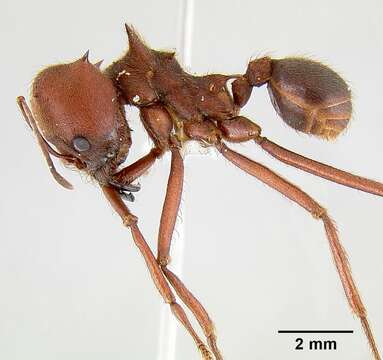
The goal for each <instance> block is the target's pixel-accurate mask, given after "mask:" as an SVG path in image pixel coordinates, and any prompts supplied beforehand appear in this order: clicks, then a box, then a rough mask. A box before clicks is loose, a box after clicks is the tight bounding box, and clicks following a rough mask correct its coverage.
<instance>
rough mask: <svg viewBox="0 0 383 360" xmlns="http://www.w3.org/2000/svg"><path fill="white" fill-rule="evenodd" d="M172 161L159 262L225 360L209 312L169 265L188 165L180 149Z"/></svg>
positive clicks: (218, 359) (215, 351)
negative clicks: (185, 170) (186, 165)
mask: <svg viewBox="0 0 383 360" xmlns="http://www.w3.org/2000/svg"><path fill="white" fill-rule="evenodd" d="M171 152H172V161H171V167H170V174H169V180H168V185H167V190H166V196H165V201H164V205H163V208H162V215H161V221H160V229H159V233H158V257H157V261H158V263H159V264H160V266H161V268H162V271H163V272H164V274H165V276H166V277H167V279H168V280H169V282H170V284H171V285H172V287H173V288H174V290H175V291H176V293H177V294H178V296H179V297H180V299H181V300H182V301H183V303H184V304H185V305H186V306H187V307H188V308H189V309H190V311H191V312H192V313H193V314H194V316H195V318H196V319H197V321H198V323H199V324H200V326H201V328H202V330H203V332H204V334H205V336H206V338H207V341H208V344H209V346H210V349H211V350H212V352H213V354H214V356H215V359H216V360H222V359H223V358H222V355H221V353H220V351H219V349H218V346H217V343H216V335H215V332H214V325H213V322H212V321H211V319H210V317H209V315H208V313H207V311H206V310H205V309H204V307H203V306H202V305H201V303H200V302H199V301H198V300H197V299H196V298H195V296H194V295H193V294H192V293H191V292H190V291H189V290H188V289H187V288H186V286H185V285H184V284H183V283H182V281H181V280H180V279H179V278H178V277H177V276H176V275H175V274H174V273H173V272H171V271H170V270H169V269H167V265H168V263H169V262H170V259H169V252H170V245H171V240H172V236H173V232H174V226H175V222H176V218H177V213H178V210H179V206H180V201H181V195H182V187H183V178H184V165H183V160H182V157H181V154H180V152H179V150H178V149H177V148H172V149H171Z"/></svg>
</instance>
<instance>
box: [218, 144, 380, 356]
mask: <svg viewBox="0 0 383 360" xmlns="http://www.w3.org/2000/svg"><path fill="white" fill-rule="evenodd" d="M216 147H217V149H218V150H219V151H220V153H221V154H222V155H223V156H224V157H225V158H226V159H227V160H229V161H230V162H232V163H233V164H234V165H236V166H237V167H239V168H240V169H242V170H243V171H245V172H247V173H248V174H250V175H252V176H254V177H256V178H257V179H258V180H260V181H262V182H263V183H265V184H266V185H268V186H270V187H272V188H273V189H275V190H277V191H278V192H280V193H281V194H283V195H285V196H286V197H288V198H289V199H290V200H292V201H294V202H295V203H297V204H298V205H300V206H301V207H303V208H304V209H306V210H307V211H308V212H309V213H311V215H313V217H314V218H315V219H320V220H322V222H323V225H324V227H325V231H326V235H327V239H328V241H329V245H330V249H331V252H332V256H333V259H334V262H335V265H336V267H337V270H338V273H339V277H340V280H341V282H342V285H343V289H344V291H345V294H346V297H347V300H348V302H349V305H350V307H351V309H352V310H353V312H354V313H355V314H356V315H357V316H358V317H359V318H360V320H361V323H362V326H363V329H364V331H365V333H366V336H367V339H368V342H369V345H370V347H371V350H372V352H373V354H374V357H375V360H380V359H381V358H380V355H379V351H378V348H377V346H376V343H375V340H374V336H373V334H372V331H371V328H370V325H369V323H368V319H367V313H366V310H365V307H364V305H363V303H362V300H361V297H360V295H359V292H358V289H357V287H356V285H355V282H354V279H353V277H352V275H351V269H350V266H349V263H348V261H347V255H346V252H345V250H344V249H343V247H342V245H341V243H340V241H339V238H338V235H337V232H336V228H335V225H334V223H333V221H332V220H331V219H330V217H329V216H328V214H327V211H326V210H325V209H324V208H323V207H322V206H320V205H319V204H318V203H317V202H316V201H315V200H314V199H313V198H311V197H310V196H309V195H308V194H306V193H305V192H304V191H302V190H301V189H299V188H298V187H297V186H295V185H293V184H292V183H290V182H288V181H287V180H285V179H284V178H282V177H281V176H279V175H277V174H276V173H274V172H273V171H271V170H270V169H269V168H267V167H265V166H263V165H261V164H259V163H257V162H255V161H253V160H250V159H248V158H247V157H245V156H243V155H241V154H239V153H237V152H235V151H233V150H231V149H229V148H228V147H227V146H226V145H224V144H223V143H218V144H217V145H216Z"/></svg>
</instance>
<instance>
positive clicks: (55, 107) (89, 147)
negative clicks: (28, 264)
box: [18, 26, 383, 360]
mask: <svg viewBox="0 0 383 360" xmlns="http://www.w3.org/2000/svg"><path fill="white" fill-rule="evenodd" d="M126 30H127V33H128V37H129V50H128V51H127V53H126V54H125V55H124V56H123V57H122V58H121V59H120V60H118V61H116V62H115V63H113V64H112V65H111V66H109V67H108V68H107V69H106V70H104V71H101V70H100V65H101V62H99V63H97V64H92V63H90V62H89V60H88V53H86V54H85V55H84V56H83V57H82V58H80V59H79V60H77V61H75V62H73V63H69V64H62V65H55V66H51V67H48V68H46V69H45V70H43V71H41V72H40V73H39V74H38V75H37V77H36V78H35V80H34V82H33V86H32V93H31V99H30V102H31V107H32V111H31V110H30V109H29V108H28V105H27V103H26V101H25V99H24V98H23V97H19V98H18V104H19V106H20V109H21V111H22V113H23V115H24V117H25V119H26V121H27V123H28V124H29V126H30V127H31V128H32V130H33V132H34V133H35V135H36V137H37V140H38V143H39V145H40V147H41V150H42V152H43V154H44V156H45V158H46V160H47V162H48V165H49V168H50V171H51V173H52V175H53V176H54V178H55V179H56V180H57V181H58V182H59V183H60V184H61V185H63V186H64V187H66V188H71V185H70V184H69V183H68V182H67V181H66V180H65V179H64V178H63V177H62V176H61V175H60V174H58V173H57V171H56V169H55V167H54V165H53V162H52V160H51V157H50V156H51V155H52V156H55V157H58V158H60V159H61V160H62V161H63V162H64V163H66V164H69V165H72V166H74V167H76V168H78V169H80V170H83V171H85V172H87V173H88V174H90V175H91V176H92V177H93V178H94V179H95V180H96V181H97V182H98V183H99V185H100V187H101V189H102V191H103V193H104V195H105V196H106V198H107V200H108V201H109V202H110V204H111V205H112V206H113V208H114V209H115V210H116V212H117V213H118V214H119V215H120V216H121V218H122V220H123V223H124V224H125V225H126V226H128V227H129V228H130V230H131V232H132V236H133V240H134V242H135V244H136V245H137V247H138V248H139V250H140V252H141V253H142V255H143V256H144V258H145V261H146V264H147V266H148V269H149V271H150V274H151V276H152V278H153V281H154V283H155V285H156V287H157V289H158V290H159V292H160V293H161V295H162V297H163V298H164V300H165V302H166V303H168V304H169V305H170V307H171V309H172V311H173V313H174V315H175V316H176V317H177V318H178V320H179V321H180V322H181V323H182V324H183V326H184V327H185V328H186V329H187V330H188V332H189V333H190V334H191V336H192V337H193V339H194V341H195V343H196V345H197V347H198V349H199V350H200V352H201V354H202V357H203V359H216V360H220V359H222V355H221V353H220V351H219V349H218V346H217V342H216V335H215V332H214V326H213V323H212V321H211V319H210V317H209V315H208V313H207V312H206V310H205V309H204V307H203V306H202V305H201V304H200V302H199V301H198V300H197V299H196V298H195V297H194V296H193V295H192V294H191V293H190V291H189V290H188V289H187V288H186V286H185V285H184V284H183V283H182V282H181V280H180V279H179V278H178V277H177V276H176V275H175V274H174V273H173V272H171V271H170V270H169V269H168V267H167V265H168V263H169V252H170V245H171V239H172V234H173V230H174V225H175V220H176V216H177V212H178V208H179V204H180V199H181V194H182V184H183V171H184V169H183V159H182V157H181V154H180V148H181V147H182V146H183V144H184V143H185V142H187V141H189V140H196V141H199V142H200V143H201V144H203V145H205V146H206V145H208V146H214V147H215V148H216V149H218V151H219V152H220V153H221V154H222V155H223V156H224V157H225V158H226V159H228V160H229V161H230V162H232V163H233V164H234V165H236V166H237V167H239V168H240V169H242V170H243V171H245V172H247V173H249V174H250V175H252V176H254V177H256V178H257V179H258V180H260V181H262V182H264V183H265V184H267V185H269V186H270V187H272V188H274V189H275V190H277V191H279V192H280V193H281V194H283V195H285V196H286V197H288V198H289V199H291V200H292V201H293V202H295V203H297V204H298V205H300V206H301V207H303V208H304V209H306V210H307V211H308V212H309V213H310V214H311V215H312V216H313V217H314V218H315V219H318V220H320V221H322V222H323V225H324V228H325V232H326V235H327V239H328V241H329V245H330V249H331V252H332V256H333V259H334V262H335V264H336V267H337V270H338V273H339V276H340V280H341V282H342V285H343V288H344V291H345V294H346V297H347V300H348V302H349V305H350V307H351V309H352V311H353V312H354V313H355V314H356V315H357V316H358V317H359V318H360V321H361V323H362V326H363V329H364V331H365V334H366V336H367V339H368V342H369V344H370V347H371V350H372V352H373V354H374V358H375V359H376V360H377V359H380V355H379V352H378V349H377V345H376V343H375V340H374V337H373V334H372V330H371V328H370V326H369V323H368V320H367V314H366V310H365V308H364V306H363V303H362V300H361V298H360V295H359V292H358V290H357V287H356V285H355V282H354V280H353V278H352V275H351V271H350V267H349V264H348V262H347V257H346V253H345V251H344V249H343V247H342V245H341V244H340V241H339V238H338V235H337V231H336V228H335V226H334V223H333V221H332V220H331V219H330V217H329V215H328V214H327V211H326V210H325V209H324V208H323V207H322V206H321V205H319V204H318V203H317V202H316V201H315V200H314V199H313V198H311V197H310V196H309V195H308V194H306V193H305V192H303V191H302V190H301V189H299V188H298V187H297V186H295V185H293V184H292V183H290V182H288V181H287V180H285V179H283V178H282V177H281V176H279V175H277V174H275V173H274V172H273V171H272V170H270V169H268V168H267V167H265V166H263V165H261V164H260V163H257V162H255V161H253V160H250V159H248V158H247V157H245V156H243V155H241V154H239V153H237V152H235V151H233V150H231V149H230V148H229V147H227V145H226V144H225V143H226V142H234V143H235V142H244V141H249V140H253V141H254V142H255V143H256V144H258V145H259V146H261V147H262V149H264V150H265V151H267V152H268V153H269V154H271V155H272V156H274V157H275V158H277V159H278V160H280V161H282V162H284V163H287V164H289V165H291V166H294V167H296V168H299V169H301V170H304V171H307V172H309V173H312V174H314V175H317V176H320V177H322V178H325V179H327V180H330V181H333V182H337V183H339V184H342V185H345V186H348V187H352V188H355V189H359V190H362V191H365V192H369V193H372V194H375V195H379V196H383V184H381V183H378V182H376V181H373V180H369V179H365V178H362V177H359V176H355V175H352V174H350V173H348V172H345V171H342V170H338V169H336V168H333V167H331V166H328V165H325V164H322V163H319V162H317V161H314V160H311V159H308V158H306V157H303V156H302V155H299V154H296V153H294V152H292V151H290V150H287V149H285V148H282V147H281V146H279V145H277V144H275V143H273V142H272V141H270V140H268V139H267V138H266V137H263V136H261V128H260V127H259V126H258V125H257V124H255V123H254V122H252V121H251V120H250V119H248V118H246V117H243V116H240V115H239V111H240V109H241V108H242V107H243V106H244V105H245V104H246V102H247V101H248V99H249V97H250V95H251V92H252V89H253V87H259V86H263V85H266V86H267V88H268V90H269V94H270V98H271V101H272V104H273V106H274V108H275V110H276V111H277V113H278V114H279V115H280V117H281V118H282V119H283V120H284V121H285V122H286V123H287V124H288V125H289V126H291V127H292V128H294V129H296V130H298V131H301V132H304V133H306V134H312V135H316V136H318V137H320V138H323V139H333V138H335V137H336V136H337V135H338V134H339V133H341V132H342V131H343V130H344V129H345V128H346V127H347V124H348V122H349V120H350V117H351V111H352V105H351V93H350V90H349V88H348V86H347V84H346V83H345V81H344V80H343V79H342V78H341V77H340V76H339V75H338V74H336V73H335V72H334V71H333V70H331V69H330V68H328V67H327V66H325V65H323V64H321V63H319V62H316V61H312V60H308V59H305V58H284V59H271V58H269V57H263V58H260V59H255V60H253V61H251V62H250V63H249V64H248V67H247V70H246V73H245V74H244V75H220V74H211V75H205V76H195V75H191V74H188V73H186V72H185V71H184V70H183V69H182V68H181V66H180V65H179V63H178V62H177V60H176V58H175V55H174V53H172V52H163V51H157V50H153V49H151V48H149V47H148V46H147V45H146V44H145V43H144V42H143V41H142V40H141V39H140V37H139V36H138V35H137V33H136V32H135V31H134V30H133V29H132V28H131V27H129V26H126ZM229 80H231V81H232V83H231V91H229V89H228V81H229ZM125 105H132V106H136V107H138V108H139V111H140V116H141V120H142V123H143V125H144V127H145V129H146V131H147V132H148V134H149V136H150V137H151V139H152V141H153V144H154V146H153V149H152V150H151V151H150V152H149V153H148V154H147V155H146V156H144V157H142V158H141V159H139V160H138V161H136V162H134V163H133V164H131V165H129V166H127V167H125V168H123V169H120V168H119V167H120V165H122V164H123V162H124V161H125V159H126V157H127V155H128V153H129V149H130V147H131V145H132V141H131V130H130V128H129V126H128V123H127V120H126V117H125V111H124V106H125ZM166 151H170V152H171V169H170V175H169V179H168V186H167V192H166V196H165V201H164V205H163V211H162V216H161V221H160V229H159V235H158V253H157V258H155V256H154V255H153V253H152V251H151V250H150V248H149V246H148V245H147V243H146V241H145V239H144V237H143V235H142V234H141V232H140V230H139V228H138V225H137V217H136V216H134V215H133V214H132V213H131V212H130V211H129V209H128V207H127V206H126V204H125V202H124V201H123V199H125V200H130V201H133V200H134V197H133V195H132V192H135V191H138V190H139V186H138V185H134V184H133V182H134V181H135V180H136V179H137V178H138V177H140V176H141V175H142V174H143V173H144V172H146V171H147V170H148V169H149V168H150V167H151V166H152V165H153V163H155V161H156V159H158V158H160V157H161V156H162V155H163V154H164V153H165V152H166ZM171 287H173V288H174V290H175V291H176V293H177V294H178V296H179V298H180V299H181V301H182V302H183V303H184V304H185V305H186V306H187V307H188V308H189V309H190V310H191V312H192V313H193V315H194V316H195V318H196V319H197V320H198V323H199V325H200V326H201V328H202V330H203V332H204V335H205V337H206V339H207V345H206V344H205V342H204V341H203V340H202V339H201V338H200V337H199V336H198V335H197V333H196V332H195V331H194V329H193V327H192V325H191V324H190V322H189V320H188V318H187V315H186V313H185V311H184V310H183V308H182V307H181V305H179V304H178V303H177V302H176V298H175V295H174V294H173V291H172V289H171Z"/></svg>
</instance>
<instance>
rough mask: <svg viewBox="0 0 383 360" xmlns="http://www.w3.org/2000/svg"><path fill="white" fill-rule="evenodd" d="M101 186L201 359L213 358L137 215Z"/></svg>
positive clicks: (115, 195)
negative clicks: (174, 289) (144, 234)
mask: <svg viewBox="0 0 383 360" xmlns="http://www.w3.org/2000/svg"><path fill="white" fill-rule="evenodd" d="M101 188H102V191H103V192H104V195H105V196H106V198H107V199H108V201H109V203H110V204H111V205H112V207H113V208H114V210H115V211H116V212H117V213H118V214H119V215H120V217H121V219H122V221H123V223H124V225H125V226H128V227H130V230H131V233H132V236H133V240H134V243H135V244H136V246H137V247H138V249H139V250H140V252H141V254H142V256H143V257H144V259H145V262H146V265H147V267H148V269H149V272H150V275H151V277H152V279H153V282H154V284H155V286H156V287H157V289H158V291H159V292H160V294H161V296H162V297H163V299H164V300H165V302H166V303H167V304H169V305H170V308H171V310H172V312H173V314H174V315H175V316H176V318H177V319H178V320H179V321H180V322H181V323H182V325H183V326H184V327H185V328H186V329H187V331H188V332H189V333H190V335H191V336H192V337H193V339H194V341H195V343H196V345H197V347H198V349H199V350H200V352H201V354H202V357H203V360H214V359H213V357H212V355H211V353H210V351H209V350H208V348H207V347H206V345H205V344H204V343H203V341H202V340H201V339H200V338H199V336H198V335H197V333H196V332H195V331H194V329H193V327H192V325H191V324H190V321H189V319H188V317H187V315H186V313H185V311H184V310H183V308H182V307H181V306H180V305H179V304H178V303H177V302H176V298H175V296H174V294H173V292H172V291H171V289H170V286H169V284H168V283H167V281H166V278H165V276H164V274H163V272H162V269H161V267H160V266H159V264H158V262H157V261H156V259H155V257H154V255H153V253H152V251H151V250H150V248H149V246H148V244H147V242H146V241H145V238H144V237H143V235H142V234H141V231H140V229H139V228H138V226H137V217H136V216H134V215H133V214H132V213H131V212H130V211H129V209H128V208H127V206H126V205H125V203H124V202H123V201H122V199H121V196H120V195H119V194H118V192H117V190H116V189H114V188H112V187H110V186H102V187H101Z"/></svg>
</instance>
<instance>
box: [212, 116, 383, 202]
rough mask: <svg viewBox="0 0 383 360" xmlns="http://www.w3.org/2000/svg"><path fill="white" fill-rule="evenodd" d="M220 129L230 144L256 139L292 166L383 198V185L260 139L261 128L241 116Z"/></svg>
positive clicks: (279, 158) (269, 151)
mask: <svg viewBox="0 0 383 360" xmlns="http://www.w3.org/2000/svg"><path fill="white" fill-rule="evenodd" d="M217 126H218V128H219V130H220V131H221V134H222V137H223V139H225V140H227V141H230V142H243V141H248V140H254V141H255V142H256V143H257V144H259V145H260V146H261V147H262V149H264V150H265V151H267V152H268V153H269V154H270V155H272V156H273V157H275V158H276V159H278V160H280V161H282V162H284V163H286V164H288V165H291V166H294V167H296V168H298V169H301V170H304V171H306V172H309V173H311V174H314V175H316V176H320V177H322V178H324V179H327V180H330V181H332V182H336V183H338V184H341V185H344V186H348V187H351V188H354V189H357V190H361V191H365V192H368V193H371V194H374V195H379V196H383V184H382V183H379V182H377V181H374V180H370V179H366V178H363V177H361V176H357V175H353V174H351V173H349V172H346V171H343V170H339V169H337V168H334V167H332V166H329V165H326V164H322V163H320V162H318V161H315V160H312V159H309V158H306V157H304V156H302V155H299V154H296V153H294V152H292V151H290V150H287V149H285V148H283V147H281V146H279V145H277V144H275V143H273V142H272V141H270V140H268V139H267V138H266V137H262V136H260V134H261V128H260V127H259V126H258V125H257V124H255V123H253V122H252V121H251V120H249V119H248V118H246V117H244V116H237V117H235V118H232V119H229V120H224V121H221V122H218V123H217Z"/></svg>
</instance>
